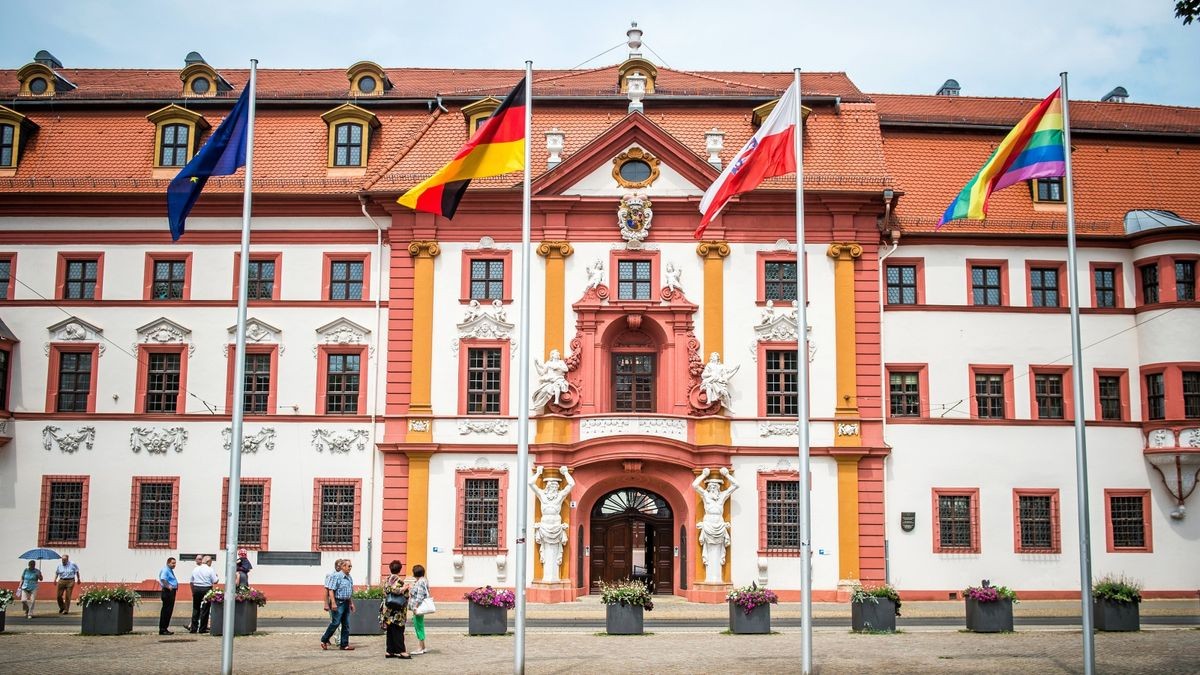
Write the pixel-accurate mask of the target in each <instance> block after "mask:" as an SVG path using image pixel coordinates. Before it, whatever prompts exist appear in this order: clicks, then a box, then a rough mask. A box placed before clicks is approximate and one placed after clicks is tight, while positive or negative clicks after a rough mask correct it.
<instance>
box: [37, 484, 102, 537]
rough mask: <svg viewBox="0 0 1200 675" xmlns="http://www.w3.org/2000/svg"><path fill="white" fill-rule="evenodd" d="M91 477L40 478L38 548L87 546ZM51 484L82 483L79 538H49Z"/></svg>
mask: <svg viewBox="0 0 1200 675" xmlns="http://www.w3.org/2000/svg"><path fill="white" fill-rule="evenodd" d="M91 480H92V477H91V476H76V475H66V474H57V475H44V476H42V501H41V511H40V514H39V517H38V546H44V547H47V548H48V547H51V546H62V547H66V548H84V547H86V546H87V520H88V496H89V493H90V488H91ZM52 483H83V495H82V503H81V504H80V508H79V538H78V539H72V540H62V541H60V540H57V539H56V540H53V541H51V540H50V538H49V536H50V485H51V484H52Z"/></svg>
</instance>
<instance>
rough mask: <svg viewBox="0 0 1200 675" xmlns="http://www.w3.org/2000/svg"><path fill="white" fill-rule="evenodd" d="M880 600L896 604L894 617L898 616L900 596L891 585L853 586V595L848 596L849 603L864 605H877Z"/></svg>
mask: <svg viewBox="0 0 1200 675" xmlns="http://www.w3.org/2000/svg"><path fill="white" fill-rule="evenodd" d="M880 598H887V599H888V600H891V601H892V602H894V603H896V616H900V594H899V593H897V592H896V589H895V588H894V587H892V585H891V584H880V585H879V586H865V587H864V586H855V587H854V593H853V594H852V595H851V596H850V602H857V603H860V604H862V603H866V602H871V603H874V604H876V605H878V604H879V599H880Z"/></svg>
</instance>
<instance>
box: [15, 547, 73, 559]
mask: <svg viewBox="0 0 1200 675" xmlns="http://www.w3.org/2000/svg"><path fill="white" fill-rule="evenodd" d="M17 557H18V558H20V559H22V560H55V559H57V558H61V557H62V556H61V555H59V554H58V553H55V552H54V549H50V548H31V549H29V550H28V551H25V552H24V553H22V554H21V555H19V556H17Z"/></svg>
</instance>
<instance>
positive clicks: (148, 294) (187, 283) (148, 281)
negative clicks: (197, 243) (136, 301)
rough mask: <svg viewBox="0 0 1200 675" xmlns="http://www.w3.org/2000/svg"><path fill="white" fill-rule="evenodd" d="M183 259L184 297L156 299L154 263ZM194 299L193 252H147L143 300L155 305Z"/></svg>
mask: <svg viewBox="0 0 1200 675" xmlns="http://www.w3.org/2000/svg"><path fill="white" fill-rule="evenodd" d="M180 259H182V260H183V297H182V298H178V299H171V300H155V299H154V298H153V297H152V296H153V290H154V263H156V262H157V261H159V260H163V261H168V260H180ZM191 299H192V253H191V251H183V252H180V251H151V252H148V253H146V269H145V273H144V277H143V280H142V300H145V301H146V302H152V303H154V304H155V305H163V304H171V303H180V302H188V301H190V300H191Z"/></svg>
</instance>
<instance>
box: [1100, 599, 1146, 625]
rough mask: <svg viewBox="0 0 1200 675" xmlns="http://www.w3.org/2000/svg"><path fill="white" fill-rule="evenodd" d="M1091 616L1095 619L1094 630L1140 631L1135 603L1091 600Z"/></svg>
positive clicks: (1139, 620) (1139, 618)
mask: <svg viewBox="0 0 1200 675" xmlns="http://www.w3.org/2000/svg"><path fill="white" fill-rule="evenodd" d="M1092 616H1093V617H1095V619H1096V630H1109V631H1136V630H1141V629H1142V624H1141V617H1140V616H1139V614H1138V603H1136V602H1117V601H1116V600H1105V599H1103V598H1093V599H1092Z"/></svg>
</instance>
